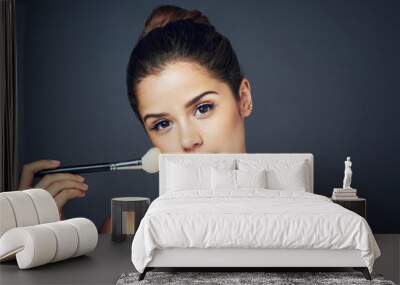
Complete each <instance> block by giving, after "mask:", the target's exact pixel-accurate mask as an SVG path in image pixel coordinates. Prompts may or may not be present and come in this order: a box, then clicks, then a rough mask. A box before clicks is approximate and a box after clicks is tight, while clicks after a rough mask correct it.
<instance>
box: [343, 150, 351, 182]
mask: <svg viewBox="0 0 400 285" xmlns="http://www.w3.org/2000/svg"><path fill="white" fill-rule="evenodd" d="M351 164H352V163H351V161H350V156H348V157H347V160H346V161H345V162H344V166H345V168H344V179H343V189H352V188H351V186H350V184H351V176H352V175H353V171H352V170H351Z"/></svg>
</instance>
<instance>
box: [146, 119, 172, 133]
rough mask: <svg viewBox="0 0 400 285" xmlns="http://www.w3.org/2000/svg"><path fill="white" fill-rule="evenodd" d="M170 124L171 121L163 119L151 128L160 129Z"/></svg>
mask: <svg viewBox="0 0 400 285" xmlns="http://www.w3.org/2000/svg"><path fill="white" fill-rule="evenodd" d="M169 125H170V122H169V121H167V120H162V121H160V122H158V123H157V124H155V125H154V126H153V127H152V128H151V129H152V130H156V131H158V130H160V129H165V128H167V127H169Z"/></svg>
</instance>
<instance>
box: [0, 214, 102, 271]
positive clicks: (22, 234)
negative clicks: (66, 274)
mask: <svg viewBox="0 0 400 285" xmlns="http://www.w3.org/2000/svg"><path fill="white" fill-rule="evenodd" d="M97 240H98V234H97V228H96V226H95V225H94V224H93V222H91V221H90V220H88V219H85V218H74V219H69V220H64V221H57V222H53V223H47V224H40V225H34V226H26V227H16V228H13V229H10V230H8V231H7V232H6V233H5V234H4V235H3V236H2V237H1V238H0V261H2V260H8V259H10V258H13V257H14V256H16V259H17V263H18V266H19V268H20V269H28V268H32V267H36V266H40V265H43V264H46V263H50V262H57V261H60V260H64V259H67V258H71V257H76V256H80V255H83V254H86V253H88V252H90V251H92V250H94V249H95V247H96V245H97Z"/></svg>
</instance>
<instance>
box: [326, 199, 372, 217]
mask: <svg viewBox="0 0 400 285" xmlns="http://www.w3.org/2000/svg"><path fill="white" fill-rule="evenodd" d="M331 200H332V202H334V203H336V204H339V205H341V206H342V207H345V208H346V209H349V210H350V211H353V212H354V213H357V214H359V215H360V216H361V217H363V218H364V219H367V200H366V199H364V198H354V199H351V200H350V199H349V200H339V199H332V198H331Z"/></svg>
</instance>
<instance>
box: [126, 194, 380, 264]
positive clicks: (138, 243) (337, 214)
mask: <svg viewBox="0 0 400 285" xmlns="http://www.w3.org/2000/svg"><path fill="white" fill-rule="evenodd" d="M168 248H179V249H185V248H192V249H195V248H199V249H207V248H213V249H218V248H247V249H250V248H251V249H267V248H269V249H333V250H338V249H348V250H360V252H361V257H362V258H363V260H364V261H365V265H366V267H368V269H369V271H370V272H372V268H373V264H374V260H375V259H376V258H377V257H379V256H380V250H379V247H378V246H377V243H376V241H375V239H374V237H373V235H372V231H371V229H370V227H369V225H368V223H367V221H366V220H365V219H364V218H363V217H361V216H359V215H357V214H356V213H354V212H352V211H350V210H347V209H345V208H343V207H341V206H340V205H338V204H335V203H333V202H332V201H331V200H330V199H329V198H327V197H325V196H321V195H317V194H313V193H308V192H300V191H285V190H266V189H257V188H254V189H251V188H249V189H241V190H240V191H230V190H229V189H226V191H218V193H215V192H211V191H210V192H208V191H204V190H203V191H199V190H187V191H177V192H167V193H165V194H163V195H161V196H160V197H158V198H157V199H155V200H154V201H153V202H152V204H151V205H150V207H149V209H148V211H147V213H146V215H145V217H144V218H143V219H142V221H141V223H140V226H139V228H138V230H137V232H136V234H135V237H134V239H133V241H132V252H131V257H132V262H133V265H134V266H135V268H136V269H137V270H138V271H139V272H143V270H144V268H145V267H146V265H147V264H148V263H149V262H150V261H151V260H152V258H153V256H154V251H155V250H157V249H168Z"/></svg>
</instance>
